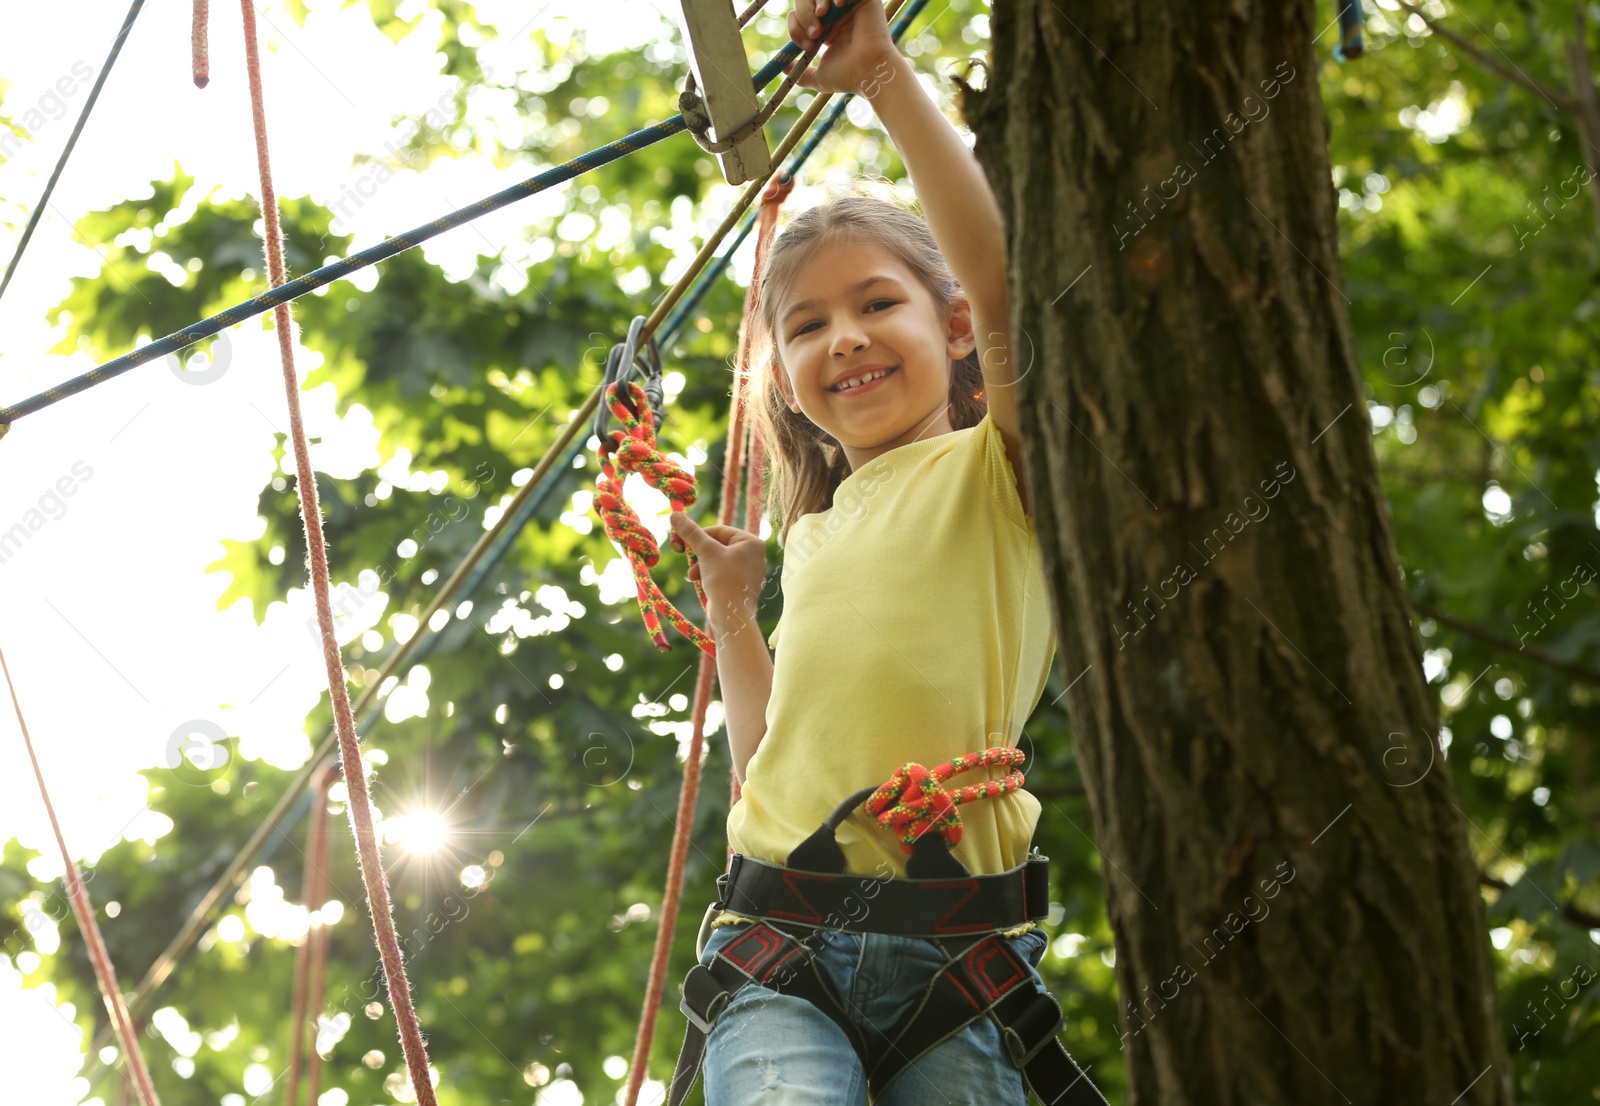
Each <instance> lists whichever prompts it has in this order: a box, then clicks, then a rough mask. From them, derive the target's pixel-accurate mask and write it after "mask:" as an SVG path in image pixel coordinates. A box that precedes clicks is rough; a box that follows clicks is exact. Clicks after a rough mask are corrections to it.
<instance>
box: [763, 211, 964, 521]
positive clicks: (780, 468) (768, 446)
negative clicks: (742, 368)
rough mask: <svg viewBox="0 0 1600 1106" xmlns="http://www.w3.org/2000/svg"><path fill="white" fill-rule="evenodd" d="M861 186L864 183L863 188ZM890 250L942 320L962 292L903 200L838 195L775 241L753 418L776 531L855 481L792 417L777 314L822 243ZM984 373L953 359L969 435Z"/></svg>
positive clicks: (830, 447)
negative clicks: (782, 377) (782, 380)
mask: <svg viewBox="0 0 1600 1106" xmlns="http://www.w3.org/2000/svg"><path fill="white" fill-rule="evenodd" d="M857 187H858V188H859V187H860V186H859V185H858V186H857ZM840 237H843V238H847V239H849V240H852V241H856V242H868V243H872V244H875V245H878V246H881V247H883V248H884V249H885V250H887V251H888V252H890V253H891V254H893V255H894V256H895V257H897V258H899V260H900V261H902V262H903V263H904V264H905V266H906V268H908V269H910V270H911V272H912V274H913V275H914V276H915V277H916V278H917V280H918V281H920V282H921V283H922V285H923V286H924V287H926V288H927V289H928V292H929V294H930V295H932V296H933V301H934V304H935V306H936V307H937V308H938V310H939V314H940V321H941V323H946V322H948V321H949V313H950V309H951V307H952V305H953V303H954V301H955V298H956V297H957V296H958V295H960V294H961V286H960V284H958V283H957V282H956V278H955V274H953V273H952V272H951V271H950V266H949V264H948V263H947V262H946V261H945V259H944V256H943V255H942V254H941V253H940V252H939V247H938V245H937V244H936V243H935V242H934V240H933V234H932V232H930V231H929V230H928V225H927V224H926V223H925V222H923V221H922V218H921V217H920V216H919V215H917V214H916V213H914V212H912V211H908V210H906V209H905V208H904V207H901V206H900V205H899V204H897V203H890V202H888V201H886V200H883V199H879V198H876V197H875V196H872V195H869V194H866V193H865V192H863V191H856V192H852V193H846V194H843V195H836V196H833V197H832V198H830V199H828V200H826V201H824V202H823V203H821V204H818V205H817V206H815V207H811V208H808V209H806V210H805V211H802V212H800V213H799V214H798V215H796V216H795V217H794V218H793V219H792V220H790V221H789V223H788V224H787V225H786V226H785V228H784V230H783V231H782V233H780V234H779V235H778V236H777V238H776V239H774V241H773V243H772V246H771V247H770V249H769V250H768V253H767V263H766V272H765V274H764V275H763V277H762V283H761V290H760V294H759V296H758V298H757V300H756V306H755V313H754V318H752V319H751V320H749V324H748V325H751V326H752V327H753V331H752V334H751V339H752V340H751V350H752V354H751V358H750V365H751V368H750V374H749V377H750V378H749V380H748V382H747V383H748V388H749V391H748V393H747V395H748V397H749V399H748V402H749V405H750V406H749V412H750V416H751V419H752V426H753V429H754V432H755V433H756V434H758V435H759V436H760V438H761V442H762V445H763V447H764V450H765V453H766V457H767V477H766V493H765V498H766V502H765V510H766V515H767V517H768V519H769V520H770V521H771V523H772V525H773V528H774V529H775V530H776V531H777V533H778V544H779V545H783V544H785V543H786V542H787V540H788V536H789V527H790V526H792V525H793V524H794V522H795V520H796V519H799V518H803V517H804V516H806V515H808V514H812V513H814V512H817V511H824V510H827V509H828V508H830V507H831V506H833V493H834V491H835V490H836V489H837V488H838V487H839V484H840V483H841V482H842V481H843V480H844V478H845V477H847V476H849V475H850V463H849V460H848V459H847V458H846V457H845V453H844V449H843V448H842V447H841V446H840V444H839V442H838V441H837V440H835V439H834V438H833V436H832V435H830V434H828V433H827V432H826V431H825V430H823V429H822V428H821V427H819V426H818V425H817V424H816V423H814V422H812V421H811V420H810V419H809V418H807V417H806V416H805V414H804V413H803V412H800V411H791V410H790V409H789V405H788V403H787V401H785V399H784V398H783V393H782V392H781V391H780V390H779V388H778V371H779V367H778V343H777V339H776V335H777V329H778V327H777V314H778V308H779V306H780V300H781V298H782V297H783V295H784V293H785V292H786V291H787V289H788V287H789V285H790V284H791V283H792V282H793V280H794V277H795V275H796V274H797V273H798V272H799V271H800V268H801V266H803V265H804V264H805V263H806V261H807V260H809V259H810V258H811V257H812V256H813V255H814V254H815V253H816V252H817V251H818V249H820V248H821V247H822V246H823V245H825V244H827V243H829V242H831V241H833V240H835V239H836V238H840ZM987 410H988V401H987V400H986V399H985V398H984V397H983V370H982V368H981V367H980V365H979V363H978V353H977V350H976V349H974V350H973V352H972V353H970V354H968V355H967V356H966V357H963V358H960V359H959V360H952V361H951V362H950V425H951V427H952V428H953V429H956V430H964V429H966V428H967V427H971V426H976V425H978V423H979V422H980V421H982V419H983V416H984V412H985V411H987Z"/></svg>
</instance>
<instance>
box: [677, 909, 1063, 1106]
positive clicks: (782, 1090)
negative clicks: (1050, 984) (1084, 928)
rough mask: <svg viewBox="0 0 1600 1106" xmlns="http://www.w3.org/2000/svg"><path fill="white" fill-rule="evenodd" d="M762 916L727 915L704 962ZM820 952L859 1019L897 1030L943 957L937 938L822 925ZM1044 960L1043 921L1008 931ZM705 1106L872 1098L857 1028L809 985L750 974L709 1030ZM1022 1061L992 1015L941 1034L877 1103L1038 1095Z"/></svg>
mask: <svg viewBox="0 0 1600 1106" xmlns="http://www.w3.org/2000/svg"><path fill="white" fill-rule="evenodd" d="M752 924H753V923H751V922H735V923H731V924H728V925H723V926H718V927H717V928H716V929H714V930H712V931H711V935H710V936H709V937H708V938H707V940H706V949H705V953H704V955H702V956H701V958H700V962H701V963H702V964H705V963H709V962H710V959H711V955H712V954H713V953H714V952H716V951H717V950H718V949H720V948H722V947H723V946H724V945H726V944H727V943H728V942H729V941H731V940H732V939H733V938H735V937H736V936H738V935H739V934H740V933H743V932H745V931H746V930H748V929H749V928H750V926H751V925H752ZM822 939H823V948H822V951H821V952H820V953H818V955H817V963H818V964H819V966H821V967H822V968H823V969H824V970H825V971H826V972H827V973H828V975H829V976H830V977H831V979H832V981H833V983H834V986H835V987H836V988H837V989H838V992H839V994H840V996H841V997H842V998H843V999H844V1000H845V1002H846V1004H847V1005H846V1009H847V1010H848V1011H849V1012H850V1014H851V1017H852V1018H853V1020H854V1021H855V1022H856V1023H857V1024H858V1025H863V1026H871V1027H873V1028H876V1029H878V1030H879V1031H887V1030H888V1029H890V1028H891V1027H892V1026H893V1025H894V1024H895V1022H897V1021H898V1020H899V1019H900V1018H901V1017H902V1016H903V1015H904V1014H905V1013H906V1011H908V1010H909V1009H911V1006H912V1004H913V1003H914V1002H916V1001H917V1000H918V999H920V998H921V997H922V995H923V993H924V992H925V991H926V989H927V986H928V983H929V982H930V981H931V980H932V978H933V975H934V973H935V972H937V971H938V970H939V969H940V968H941V967H943V966H944V963H945V958H944V954H943V953H941V952H940V951H939V948H938V946H937V945H935V944H934V943H933V942H932V941H929V940H926V939H924V938H920V937H894V936H891V935H889V934H885V933H845V932H842V931H838V930H826V931H823V932H822ZM1002 940H1006V941H1009V942H1010V943H1011V947H1012V949H1013V950H1014V951H1015V952H1016V953H1017V955H1018V956H1019V957H1021V958H1022V959H1023V960H1024V961H1026V962H1027V964H1028V965H1029V966H1030V967H1031V968H1033V969H1035V970H1034V978H1035V981H1036V983H1037V985H1038V986H1039V987H1040V988H1043V986H1044V984H1043V982H1042V981H1039V980H1038V971H1037V969H1038V966H1039V961H1040V959H1042V958H1043V956H1044V950H1045V945H1046V944H1047V942H1048V938H1046V936H1045V934H1044V932H1043V930H1040V929H1038V928H1035V929H1031V930H1029V931H1028V932H1026V933H1023V934H1020V935H1019V936H1016V937H1008V938H1002ZM703 1076H704V1078H705V1102H706V1106H750V1104H751V1103H760V1102H768V1103H772V1104H774V1106H779V1104H781V1106H865V1103H866V1102H867V1081H866V1075H865V1073H864V1072H863V1071H862V1070H861V1061H860V1059H859V1058H858V1057H857V1056H856V1053H855V1049H853V1048H852V1047H851V1046H850V1041H849V1038H847V1037H846V1036H845V1033H844V1031H843V1030H842V1029H840V1028H839V1026H838V1025H836V1024H835V1023H834V1021H833V1019H832V1018H830V1017H828V1015H827V1014H825V1013H823V1012H822V1011H821V1010H818V1009H817V1008H816V1007H815V1006H813V1005H812V1004H811V1002H810V1001H809V1000H807V999H804V998H801V997H800V996H798V995H785V994H779V993H778V992H776V991H773V990H770V989H769V988H766V987H763V986H761V985H759V984H755V983H751V984H747V985H746V986H744V987H742V988H740V990H739V993H738V994H736V995H735V996H734V997H733V999H732V1001H731V1002H729V1003H728V1005H727V1006H726V1007H725V1008H724V1009H723V1011H722V1014H721V1016H720V1017H719V1018H718V1019H717V1021H716V1024H715V1025H714V1026H713V1027H712V1030H711V1036H710V1037H709V1038H708V1039H707V1041H706V1054H705V1068H704V1071H703ZM1027 1103H1028V1092H1027V1088H1026V1086H1025V1084H1024V1083H1023V1079H1022V1072H1021V1071H1019V1070H1018V1069H1017V1068H1016V1066H1015V1065H1014V1064H1012V1062H1011V1057H1010V1055H1009V1054H1008V1053H1007V1052H1006V1048H1005V1044H1004V1042H1002V1041H1001V1039H1000V1030H999V1028H998V1027H997V1026H996V1025H995V1023H994V1020H993V1019H992V1018H990V1017H988V1016H985V1017H982V1018H979V1019H978V1020H977V1021H975V1022H973V1023H972V1024H970V1025H968V1026H967V1027H966V1028H964V1029H962V1030H961V1032H959V1033H957V1034H956V1035H955V1036H953V1037H951V1038H949V1039H948V1040H946V1041H944V1042H942V1043H940V1044H939V1045H937V1046H936V1047H934V1048H933V1049H932V1050H931V1051H929V1052H928V1053H927V1054H926V1055H924V1056H923V1057H922V1058H921V1059H919V1060H918V1061H917V1062H916V1063H914V1064H912V1065H911V1066H910V1067H908V1068H907V1069H906V1070H905V1071H903V1072H902V1073H901V1074H900V1075H899V1077H898V1078H896V1079H895V1081H894V1082H893V1083H891V1084H889V1087H888V1088H887V1090H886V1091H885V1092H884V1094H883V1096H882V1097H880V1098H879V1099H877V1100H876V1101H875V1103H874V1106H913V1104H914V1106H980V1104H981V1106H1012V1104H1015V1106H1027Z"/></svg>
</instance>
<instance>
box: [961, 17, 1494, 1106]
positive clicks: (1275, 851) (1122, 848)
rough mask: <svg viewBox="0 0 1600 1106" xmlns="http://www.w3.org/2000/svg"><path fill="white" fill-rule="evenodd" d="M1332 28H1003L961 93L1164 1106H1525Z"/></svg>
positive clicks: (1141, 1020) (1130, 1032)
mask: <svg viewBox="0 0 1600 1106" xmlns="http://www.w3.org/2000/svg"><path fill="white" fill-rule="evenodd" d="M1325 9H1326V10H1325ZM1331 16H1332V9H1331V8H1330V7H1327V6H1323V7H1318V6H1315V5H1313V4H1311V3H1308V2H1305V0H1300V2H1296V3H1290V4H1284V5H1277V4H1267V3H1253V2H1251V0H1234V2H1233V3H1229V4H1224V3H1218V2H1215V0H1199V2H1196V0H1144V2H1143V3H1134V2H1133V0H1103V2H1102V3H1098V4H1087V3H1082V2H1074V0H1054V2H1050V0H1012V2H1001V3H997V4H996V5H995V10H994V17H993V36H994V37H993V56H992V63H991V65H990V66H989V70H990V77H989V80H988V85H987V88H986V89H984V90H983V91H980V92H974V93H972V94H970V95H968V96H966V97H965V98H964V99H965V104H964V107H965V110H966V111H967V113H968V118H969V121H970V122H971V124H972V127H973V130H974V131H975V133H976V136H977V147H976V148H977V154H978V157H979V159H980V161H982V163H983V164H984V167H985V169H986V171H987V172H988V175H989V178H990V180H991V182H992V183H993V185H994V189H995V193H996V196H997V198H998V199H999V201H1000V205H1001V209H1002V211H1003V213H1004V216H1005V219H1006V225H1007V243H1008V251H1009V259H1010V266H1011V305H1012V317H1013V327H1014V340H1015V343H1016V350H1017V358H1018V362H1019V366H1018V372H1019V375H1020V381H1019V385H1018V386H1019V387H1021V388H1022V389H1023V393H1022V413H1023V431H1024V438H1025V441H1026V447H1025V456H1024V463H1025V469H1026V472H1027V478H1028V482H1029V485H1030V490H1031V491H1032V493H1033V497H1034V498H1033V502H1034V503H1035V504H1037V523H1038V529H1039V535H1040V542H1041V547H1042V554H1043V557H1044V562H1045V566H1046V572H1047V574H1048V576H1049V579H1050V584H1051V588H1052V593H1053V596H1054V601H1055V604H1056V618H1057V628H1058V630H1059V631H1060V641H1061V653H1060V656H1061V663H1062V669H1063V672H1062V675H1063V678H1064V680H1065V681H1066V682H1067V683H1069V684H1070V685H1071V687H1070V690H1069V692H1068V695H1067V703H1068V711H1069V716H1070V718H1071V722H1072V731H1073V735H1074V741H1075V743H1076V746H1077V753H1078V757H1079V760H1080V762H1081V764H1082V768H1083V773H1084V778H1085V782H1086V784H1087V800H1088V804H1089V808H1090V811H1091V815H1092V818H1093V822H1094V831H1095V834H1096V837H1097V840H1098V844H1099V846H1100V848H1101V849H1102V850H1103V852H1104V854H1105V856H1106V858H1107V861H1108V863H1107V865H1106V881H1107V889H1106V890H1107V903H1108V910H1109V916H1110V919H1111V924H1112V928H1113V930H1114V932H1115V936H1116V975H1117V980H1118V984H1119V987H1120V988H1121V992H1122V997H1123V999H1124V1000H1125V1008H1124V1013H1123V1024H1122V1026H1121V1027H1120V1029H1121V1045H1122V1047H1123V1049H1124V1052H1123V1056H1124V1058H1125V1062H1126V1065H1127V1069H1128V1076H1129V1081H1130V1085H1131V1087H1132V1101H1133V1102H1134V1103H1135V1104H1138V1103H1150V1104H1156V1103H1159V1104H1160V1106H1188V1104H1195V1106H1199V1104H1206V1106H1211V1104H1233V1103H1238V1104H1241V1106H1243V1104H1250V1106H1261V1104H1267V1103H1284V1104H1293V1106H1316V1104H1323V1103H1327V1104H1333V1106H1338V1104H1351V1103H1355V1104H1360V1106H1368V1104H1370V1103H1379V1102H1394V1103H1399V1102H1405V1103H1430V1104H1436V1106H1449V1104H1454V1106H1465V1104H1467V1103H1473V1104H1489V1103H1493V1104H1496V1106H1499V1104H1505V1103H1509V1102H1510V1101H1511V1080H1510V1067H1509V1064H1508V1062H1507V1059H1506V1045H1505V1041H1504V1039H1503V1037H1502V1034H1501V1029H1500V1019H1499V1016H1498V1013H1497V1010H1496V1004H1495V992H1494V977H1493V973H1492V971H1491V953H1490V950H1489V944H1488V940H1487V934H1486V931H1485V923H1484V910H1483V903H1482V900H1481V898H1480V892H1479V890H1478V870H1477V866H1476V864H1475V862H1474V858H1473V855H1472V852H1471V849H1470V848H1469V844H1468V840H1467V834H1468V830H1467V826H1466V824H1465V821H1464V817H1465V816H1464V813H1463V812H1462V811H1461V809H1460V807H1459V805H1458V804H1457V801H1456V798H1455V795H1454V791H1453V788H1452V786H1451V782H1450V775H1449V772H1448V771H1447V770H1446V768H1445V766H1444V761H1443V757H1442V755H1441V754H1440V753H1439V751H1438V747H1437V744H1436V735H1437V733H1438V717H1437V711H1436V707H1435V704H1434V701H1433V698H1432V695H1431V694H1430V692H1429V690H1428V688H1427V685H1426V683H1425V681H1424V678H1423V671H1422V660H1421V653H1420V645H1419V642H1418V640H1417V637H1416V634H1415V631H1414V629H1413V626H1412V622H1411V618H1410V614H1409V611H1408V607H1407V602H1406V596H1405V593H1404V590H1403V587H1402V581H1401V578H1400V570H1399V566H1398V560H1397V557H1396V554H1395V549H1394V540H1393V537H1392V535H1391V533H1390V530H1389V526H1388V521H1387V518H1386V512H1387V506H1386V504H1385V502H1384V499H1383V495H1382V492H1381V489H1380V486H1379V482H1378V472H1377V460H1376V457H1375V455H1374V453H1373V448H1372V434H1371V428H1370V424H1369V422H1368V419H1367V414H1366V404H1365V401H1364V399H1363V397H1362V393H1361V382H1360V376H1359V373H1358V369H1357V364H1356V355H1355V347H1354V343H1353V340H1352V337H1351V330H1350V323H1349V318H1348V313H1347V306H1348V301H1347V300H1346V298H1345V295H1344V292H1343V281H1344V275H1343V269H1342V267H1341V264H1340V259H1339V253H1338V236H1337V229H1336V225H1335V219H1334V216H1335V200H1334V189H1333V187H1332V183H1331V172H1330V167H1329V162H1328V155H1327V125H1326V122H1325V119H1324V116H1323V110H1322V102H1321V95H1320V91H1319V89H1318V83H1317V82H1318V65H1319V58H1321V57H1324V56H1326V54H1327V53H1328V51H1329V50H1330V49H1331V48H1332V46H1333V43H1334V39H1333V38H1332V37H1331V36H1325V37H1323V38H1321V39H1320V41H1314V38H1315V36H1316V35H1317V32H1318V29H1319V28H1320V27H1322V26H1323V25H1324V24H1325V23H1327V20H1328V19H1329V18H1331ZM1047 816H1048V815H1047Z"/></svg>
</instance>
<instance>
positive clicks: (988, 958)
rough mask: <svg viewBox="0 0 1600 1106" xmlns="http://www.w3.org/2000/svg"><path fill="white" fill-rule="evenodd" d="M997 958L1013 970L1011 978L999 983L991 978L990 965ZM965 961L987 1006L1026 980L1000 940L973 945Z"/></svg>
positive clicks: (970, 975)
mask: <svg viewBox="0 0 1600 1106" xmlns="http://www.w3.org/2000/svg"><path fill="white" fill-rule="evenodd" d="M996 957H998V958H999V959H1001V960H1002V961H1004V962H1005V964H1006V966H1007V967H1009V968H1010V969H1011V975H1010V977H1009V978H1007V979H1004V980H1001V981H999V982H996V981H995V980H993V979H991V978H989V965H990V963H991V962H993V961H994V959H995V958H996ZM963 960H964V961H965V964H964V967H965V968H966V970H967V975H968V977H969V978H971V979H972V980H973V982H974V983H976V984H977V986H978V990H979V991H980V992H981V993H982V994H983V997H984V1003H985V1005H987V1004H989V1003H992V1002H994V1001H995V1000H996V999H998V998H999V997H1000V996H1002V995H1004V994H1006V993H1007V992H1008V991H1010V990H1011V989H1012V988H1013V987H1015V986H1017V984H1019V983H1021V982H1022V980H1023V978H1024V976H1023V973H1022V971H1021V970H1020V969H1019V968H1018V966H1017V962H1016V961H1015V960H1014V959H1013V958H1012V957H1011V956H1010V955H1008V953H1007V950H1006V948H1005V947H1004V946H1002V945H1001V944H1000V942H999V940H998V939H996V938H993V937H991V938H989V939H988V940H986V941H979V942H978V943H977V944H976V945H973V946H972V948H970V949H968V950H967V953H966V955H965V956H964V957H963Z"/></svg>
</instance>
